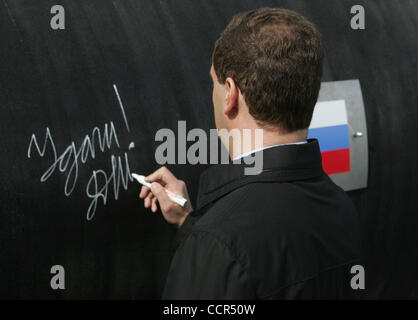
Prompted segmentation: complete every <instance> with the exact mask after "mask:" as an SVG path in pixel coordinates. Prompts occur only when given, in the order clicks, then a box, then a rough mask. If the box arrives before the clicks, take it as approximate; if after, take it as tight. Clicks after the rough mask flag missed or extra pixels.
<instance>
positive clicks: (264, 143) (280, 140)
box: [229, 128, 308, 159]
mask: <svg viewBox="0 0 418 320" xmlns="http://www.w3.org/2000/svg"><path fill="white" fill-rule="evenodd" d="M258 129H261V128H258ZM261 130H262V131H261V132H262V139H258V141H257V138H256V135H257V134H258V133H257V132H260V131H256V130H251V139H245V138H244V139H242V140H241V148H234V147H232V148H230V152H229V153H230V157H231V159H236V158H239V157H240V156H241V155H242V154H249V153H251V152H252V151H256V150H262V149H265V148H268V147H272V146H277V145H285V144H294V143H301V142H305V141H306V139H307V135H308V129H303V130H298V131H293V132H290V133H288V132H280V131H278V130H268V129H261Z"/></svg>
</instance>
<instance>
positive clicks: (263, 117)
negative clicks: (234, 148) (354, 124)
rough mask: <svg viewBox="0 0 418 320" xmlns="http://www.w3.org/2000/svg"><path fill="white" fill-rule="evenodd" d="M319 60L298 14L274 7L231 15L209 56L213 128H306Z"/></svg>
mask: <svg viewBox="0 0 418 320" xmlns="http://www.w3.org/2000/svg"><path fill="white" fill-rule="evenodd" d="M322 60H323V47H322V42H321V38H320V35H319V33H318V31H317V30H316V29H315V27H314V26H313V25H312V24H311V23H310V22H309V21H308V20H306V19H305V18H304V17H302V16H301V15H299V14H297V13H295V12H293V11H289V10H284V9H277V8H263V9H258V10H252V11H248V12H244V13H240V14H237V15H235V16H234V17H233V19H232V20H231V22H230V23H229V25H228V26H227V27H226V29H225V30H224V32H223V33H222V34H221V36H220V38H219V39H218V40H217V41H216V44H215V48H214V52H213V57H212V68H211V71H210V74H211V77H212V80H213V84H214V89H213V97H212V98H213V104H214V108H215V121H216V126H217V128H218V129H223V128H225V129H228V130H231V129H234V128H239V129H242V128H250V129H252V128H254V126H257V127H261V128H266V129H273V130H276V131H278V132H280V133H291V132H295V131H298V130H303V129H306V128H308V127H309V124H310V121H311V118H312V113H313V109H314V106H315V104H316V101H317V98H318V93H319V88H320V84H321V77H322Z"/></svg>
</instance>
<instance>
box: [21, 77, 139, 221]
mask: <svg viewBox="0 0 418 320" xmlns="http://www.w3.org/2000/svg"><path fill="white" fill-rule="evenodd" d="M113 88H114V90H115V93H116V96H117V99H118V102H119V106H120V108H121V112H122V116H123V119H124V122H125V126H126V128H127V130H128V132H129V131H130V129H129V125H128V119H127V117H126V114H125V110H124V107H123V104H122V100H121V98H120V96H119V92H118V90H117V87H116V85H113ZM113 147H116V148H118V149H120V148H121V147H120V143H119V139H118V135H117V131H116V128H115V125H114V123H113V121H110V123H109V124H108V123H105V124H104V126H103V130H101V129H100V128H99V127H98V126H95V127H94V128H93V129H92V131H91V134H86V135H85V136H84V139H83V140H82V143H81V144H80V145H79V146H78V147H77V146H76V143H75V142H74V141H71V142H70V143H69V144H68V145H67V147H66V148H65V149H64V151H63V152H62V153H60V154H59V153H58V152H57V148H56V145H55V142H54V138H53V135H52V133H51V130H50V129H49V128H48V127H46V129H45V138H44V140H43V144H42V147H40V144H39V142H38V138H37V136H36V135H35V133H33V134H32V135H31V138H30V142H29V146H28V151H27V157H28V158H31V156H32V151H33V150H35V151H36V152H37V154H38V155H39V156H40V157H45V156H46V154H52V159H51V164H50V165H49V167H48V168H47V169H46V170H45V171H44V172H43V174H42V175H41V178H40V180H41V182H42V183H43V182H46V181H47V180H48V179H49V178H50V177H51V176H52V175H53V174H54V172H57V171H58V174H60V173H62V174H66V179H65V184H64V194H65V195H66V196H67V197H69V196H70V195H71V194H72V192H73V191H74V188H75V187H76V185H77V182H78V175H79V169H80V166H81V165H83V164H85V163H87V161H89V160H93V159H95V158H96V155H97V153H99V152H101V153H104V152H106V151H109V150H111V149H112V148H113ZM134 147H135V144H134V143H133V142H131V143H130V144H129V148H128V150H129V151H130V150H132V149H133V148H134ZM47 151H49V152H48V153H47ZM128 160H129V159H128V154H127V152H124V154H123V156H122V157H121V156H115V155H114V154H111V155H110V162H111V168H112V169H111V173H110V174H108V173H106V172H105V171H104V170H102V169H97V170H93V172H92V174H91V176H90V179H89V181H88V182H87V185H86V189H85V191H86V195H87V197H88V198H90V199H92V200H91V202H90V205H89V207H88V209H87V214H86V218H87V220H91V219H93V217H94V215H95V212H96V208H97V204H98V201H99V200H100V199H101V200H102V202H103V205H106V203H107V201H108V196H109V193H108V189H109V187H111V186H110V185H112V184H113V196H114V199H115V200H118V198H119V192H120V189H121V188H122V189H124V190H127V189H128V184H129V182H130V181H133V179H132V176H131V172H130V168H129V161H128Z"/></svg>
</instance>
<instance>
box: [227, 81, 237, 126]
mask: <svg viewBox="0 0 418 320" xmlns="http://www.w3.org/2000/svg"><path fill="white" fill-rule="evenodd" d="M225 89H226V96H225V108H224V113H225V115H226V116H227V117H228V118H229V119H233V118H235V117H236V116H237V114H238V98H239V88H238V86H237V85H236V83H235V81H234V80H233V79H232V78H227V79H226V81H225Z"/></svg>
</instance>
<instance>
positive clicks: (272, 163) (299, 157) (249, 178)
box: [197, 139, 324, 210]
mask: <svg viewBox="0 0 418 320" xmlns="http://www.w3.org/2000/svg"><path fill="white" fill-rule="evenodd" d="M259 152H263V169H262V171H261V172H260V173H259V174H258V175H245V174H244V169H245V168H246V167H247V168H248V166H247V165H246V164H245V162H244V161H241V164H235V163H229V164H219V165H214V166H212V167H210V168H209V169H207V170H206V171H204V172H203V173H202V174H201V176H200V181H199V194H198V197H197V210H198V209H201V208H203V207H204V206H206V205H208V204H210V203H212V202H213V201H215V200H217V199H219V198H221V197H222V196H224V195H226V194H228V193H230V192H231V191H233V190H235V189H238V188H240V187H242V186H244V185H247V184H249V183H256V182H273V181H280V182H285V181H286V182H289V181H297V180H305V179H311V178H314V177H317V176H320V175H322V174H324V171H323V169H322V158H321V152H320V150H319V144H318V140H316V139H308V143H306V144H301V145H284V146H278V147H274V148H270V149H267V150H264V151H259ZM242 160H244V159H242Z"/></svg>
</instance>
